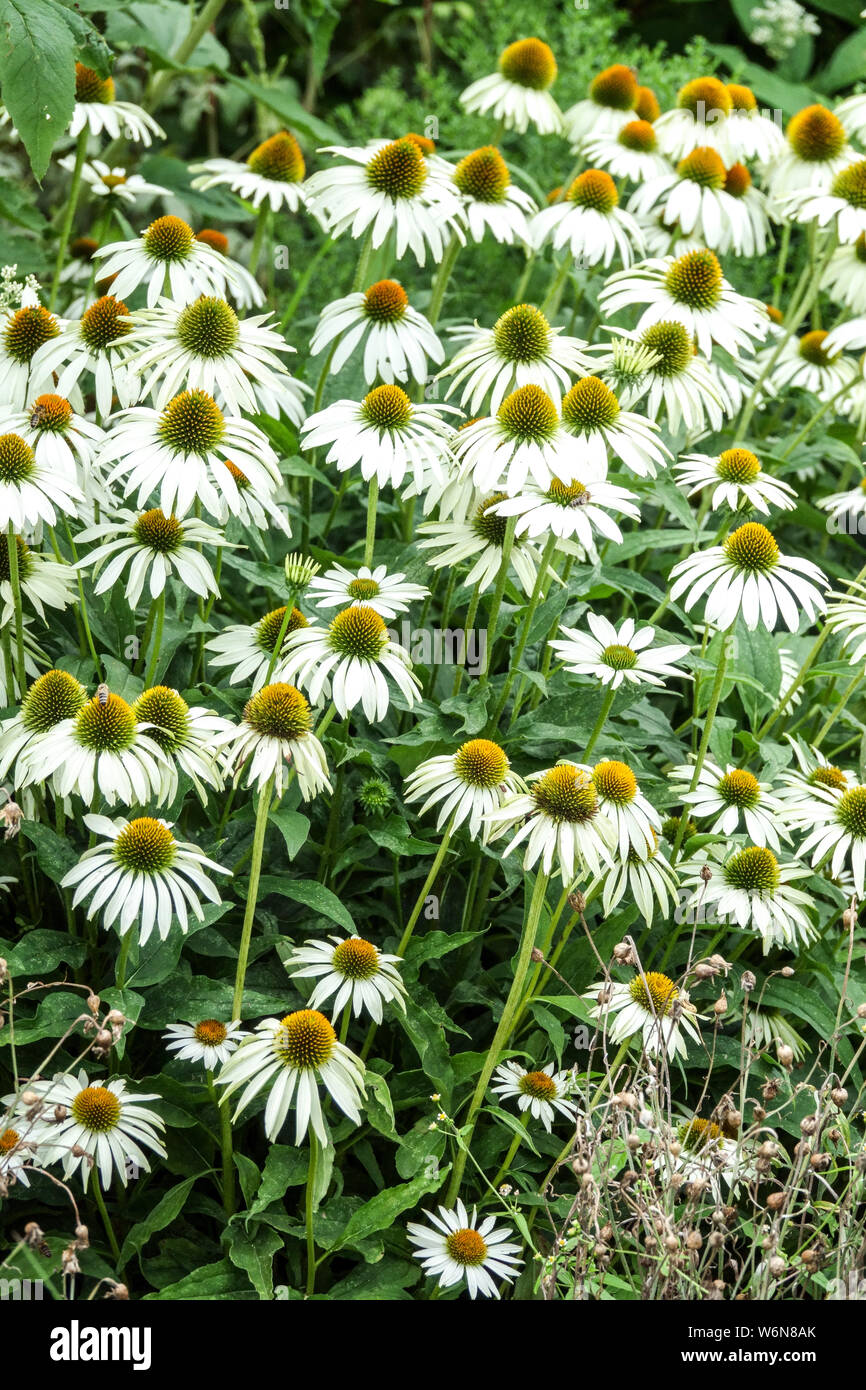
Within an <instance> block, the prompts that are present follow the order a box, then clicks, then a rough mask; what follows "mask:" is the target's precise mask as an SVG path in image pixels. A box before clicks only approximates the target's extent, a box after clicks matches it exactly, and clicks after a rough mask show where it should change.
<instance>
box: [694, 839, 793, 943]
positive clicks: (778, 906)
mask: <svg viewBox="0 0 866 1390" xmlns="http://www.w3.org/2000/svg"><path fill="white" fill-rule="evenodd" d="M705 856H708V858H707V857H705ZM707 868H709V869H710V874H709V875H707V873H706V872H705V870H706V869H707ZM702 871H703V872H702ZM681 872H682V882H683V887H684V888H686V889H690V890H691V893H692V896H691V898H690V899H689V905H690V907H691V908H694V909H698V910H699V911H700V912H701V914H702V915H703V914H704V913H706V914H707V916H708V917H709V918H710V920H711V921H718V922H735V923H736V924H737V926H738V927H742V928H743V929H744V930H751V931H756V932H759V933H760V935H761V937H762V939H763V943H764V954H765V955H766V954H767V953H768V952H769V951H770V950H771V949H772V948H773V947H774V946H788V947H791V946H794V947H796V946H800V945H808V943H809V942H810V941H811V940H813V938H814V936H815V928H814V925H813V924H812V922H810V920H809V918H808V916H807V915H806V911H805V909H806V908H808V907H809V906H810V905H811V904H812V902H813V899H812V897H811V896H810V894H808V893H804V892H803V891H802V889H800V888H796V887H795V886H794V885H795V884H796V883H797V882H798V880H800V879H803V878H808V877H809V870H808V869H807V868H805V867H804V866H803V865H802V864H798V863H797V862H796V861H794V862H792V863H790V864H782V863H780V862H779V860H778V859H777V858H776V855H775V854H774V853H773V851H772V850H771V849H768V848H767V846H766V845H765V844H760V845H747V846H745V847H744V848H742V849H735V850H734V851H733V853H731V850H730V847H729V846H728V845H709V846H708V847H707V850H706V852H705V853H704V852H702V856H701V858H700V859H699V858H697V857H696V858H695V859H694V860H693V861H692V862H691V863H689V864H684V865H683V866H682V870H681Z"/></svg>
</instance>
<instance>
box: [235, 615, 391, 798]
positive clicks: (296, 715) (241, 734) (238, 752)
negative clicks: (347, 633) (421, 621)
mask: <svg viewBox="0 0 866 1390" xmlns="http://www.w3.org/2000/svg"><path fill="white" fill-rule="evenodd" d="M379 621H380V622H381V619H380V620H379ZM225 768H226V771H227V772H233V773H234V774H235V775H236V776H237V775H238V774H239V773H240V772H241V771H242V770H244V771H246V775H247V785H248V786H255V787H257V788H258V790H259V791H261V790H262V789H263V788H264V787H265V785H266V784H267V783H268V782H269V781H270V780H271V779H272V778H273V781H274V788H275V790H276V793H277V796H281V795H282V793H283V788H284V787H285V786H286V785H287V784H288V778H289V772H290V769H291V770H293V771H295V772H297V774H298V787H299V789H300V792H301V796H302V797H303V799H304V800H305V801H309V800H310V798H311V797H314V796H317V795H318V793H319V792H320V791H321V790H322V788H323V787H327V789H328V791H330V790H331V784H330V782H329V781H328V761H327V758H326V757H325V750H324V748H323V747H322V745H321V743H320V742H319V740H318V739H317V738H316V735H315V734H314V733H313V715H312V711H311V710H310V706H309V704H308V703H307V701H306V700H305V699H304V696H303V695H302V694H301V692H300V691H299V690H296V689H295V687H294V686H293V685H288V684H287V683H286V682H285V681H283V680H276V681H274V682H273V683H272V684H271V685H265V686H263V687H262V689H261V690H259V691H257V692H256V694H255V695H253V696H251V697H250V699H249V700H248V701H247V703H246V704H245V705H244V713H243V719H242V721H241V724H240V726H239V728H238V730H237V732H236V734H235V736H234V738H233V739H232V741H231V743H230V744H229V746H228V748H227V749H226V755H225Z"/></svg>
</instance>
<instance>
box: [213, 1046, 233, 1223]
mask: <svg viewBox="0 0 866 1390" xmlns="http://www.w3.org/2000/svg"><path fill="white" fill-rule="evenodd" d="M207 1088H208V1091H209V1092H210V1098H211V1100H212V1101H213V1103H214V1105H215V1106H216V1109H217V1115H218V1116H219V1122H220V1153H221V1154H222V1171H223V1182H222V1198H223V1210H224V1211H225V1214H226V1216H233V1215H234V1210H235V1164H234V1157H233V1153H232V1119H231V1109H230V1103H229V1101H227V1100H225V1101H221V1100H220V1099H219V1097H218V1096H217V1093H216V1087H215V1086H214V1080H213V1072H212V1071H209V1072H208V1074H207Z"/></svg>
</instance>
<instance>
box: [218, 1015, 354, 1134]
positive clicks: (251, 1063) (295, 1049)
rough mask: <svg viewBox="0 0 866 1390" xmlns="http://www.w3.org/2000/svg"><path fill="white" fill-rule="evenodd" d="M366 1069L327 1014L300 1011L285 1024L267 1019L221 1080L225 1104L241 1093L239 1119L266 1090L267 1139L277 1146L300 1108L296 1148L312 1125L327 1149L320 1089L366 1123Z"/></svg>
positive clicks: (240, 1048) (229, 1062)
mask: <svg viewBox="0 0 866 1390" xmlns="http://www.w3.org/2000/svg"><path fill="white" fill-rule="evenodd" d="M364 1070H365V1068H364V1063H363V1062H362V1061H361V1059H360V1057H356V1056H355V1054H354V1052H350V1051H349V1049H348V1047H346V1046H345V1045H344V1044H343V1043H341V1042H340V1041H339V1040H338V1038H337V1035H336V1033H335V1032H334V1029H333V1027H332V1026H331V1024H330V1022H329V1021H328V1019H327V1018H325V1015H324V1014H321V1013H319V1012H318V1010H316V1009H298V1010H297V1011H296V1012H295V1013H291V1014H287V1015H286V1017H285V1018H283V1019H278V1018H266V1019H264V1020H263V1021H262V1022H261V1023H259V1024H257V1025H256V1031H255V1034H254V1035H253V1036H252V1037H249V1038H246V1039H245V1040H244V1042H243V1043H242V1044H241V1046H240V1047H239V1048H238V1050H237V1052H235V1053H234V1054H233V1055H232V1056H231V1057H230V1058H229V1060H228V1061H227V1062H226V1064H225V1066H224V1067H223V1069H222V1071H221V1072H220V1074H219V1076H218V1077H217V1085H218V1086H224V1087H225V1090H224V1091H223V1099H224V1100H228V1099H229V1097H230V1096H233V1095H234V1094H235V1093H236V1092H237V1091H239V1090H241V1088H243V1089H242V1090H241V1096H240V1099H239V1101H238V1103H237V1108H236V1110H235V1118H237V1116H238V1115H239V1114H240V1112H241V1111H242V1110H245V1109H246V1107H247V1106H248V1105H249V1103H250V1101H252V1100H253V1099H254V1097H255V1096H257V1095H259V1093H260V1092H261V1091H263V1090H265V1089H267V1090H268V1092H269V1095H268V1101H267V1105H266V1106H265V1134H266V1136H267V1138H268V1139H270V1140H271V1141H272V1142H273V1141H274V1140H276V1138H277V1136H278V1134H279V1132H280V1130H281V1129H282V1127H283V1125H284V1124H285V1121H286V1116H287V1115H288V1113H289V1109H290V1107H291V1106H292V1104H294V1107H295V1143H296V1144H300V1143H301V1142H302V1141H303V1138H304V1135H305V1134H306V1132H307V1129H308V1127H309V1126H310V1125H312V1127H313V1132H314V1133H315V1135H316V1137H317V1138H318V1139H319V1141H320V1142H321V1143H322V1144H327V1143H328V1137H329V1136H328V1127H327V1124H326V1123H325V1118H324V1115H323V1114H322V1104H321V1100H320V1099H319V1083H320V1082H321V1084H322V1085H324V1087H325V1089H326V1091H327V1092H328V1094H329V1095H330V1096H331V1099H332V1100H333V1102H334V1104H335V1105H336V1107H337V1109H338V1110H341V1111H342V1112H343V1114H344V1115H348V1117H349V1119H350V1120H351V1121H352V1123H353V1124H356V1125H359V1124H360V1123H361V1109H360V1107H361V1104H362V1102H363V1099H364V1094H365V1092H364Z"/></svg>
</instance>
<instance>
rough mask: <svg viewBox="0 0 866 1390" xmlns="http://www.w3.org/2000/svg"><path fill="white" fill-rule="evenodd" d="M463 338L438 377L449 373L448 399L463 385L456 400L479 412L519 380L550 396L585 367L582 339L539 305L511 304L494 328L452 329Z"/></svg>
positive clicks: (495, 406)
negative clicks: (547, 315)
mask: <svg viewBox="0 0 866 1390" xmlns="http://www.w3.org/2000/svg"><path fill="white" fill-rule="evenodd" d="M452 336H453V337H455V338H456V339H458V341H459V340H460V339H465V340H466V341H465V345H464V346H463V347H461V348H460V349H459V350H458V351H457V353H456V354H455V356H454V357H453V358H452V360H451V361H450V362H449V363H448V365H447V366H445V367H443V369H442V371H441V372H440V373H439V376H440V378H441V377H453V380H452V381H451V383H450V385H449V387H448V391H447V393H446V397H445V398H446V400H447V399H448V397H449V396H451V395H452V394H453V393H454V391H456V390H457V388H458V387H462V388H463V389H462V391H461V395H460V404H461V405H462V406H464V408H465V409H466V410H468V411H469V412H470V414H471V415H477V414H478V413H479V411H480V410H481V408H482V406H483V405H484V402H485V400H486V399H487V395H488V392H489V393H490V398H489V402H488V408H489V409H490V411H491V412H495V411H497V410H498V409H499V407H500V405H501V404H502V402H503V401H504V399H505V397H506V396H507V395H509V394H510V393H511V392H513V391H514V390H515V388H516V387H520V386H540V387H541V388H542V390H544V391H546V392H547V394H548V396H554V397H555V396H560V395H562V394H563V393H564V392H565V391H567V390H568V387H569V386H570V384H571V382H572V381H573V379H574V378H575V377H576V376H583V375H584V373H585V372H587V371H588V370H589V359H588V358H587V357H586V356H585V355H584V349H585V347H586V344H585V343H584V342H583V341H582V340H581V339H580V338H570V337H568V336H566V335H564V334H563V333H562V331H561V329H559V328H552V327H551V326H550V324H549V323H548V321H547V319H546V318H545V316H544V314H543V313H542V312H541V310H540V309H536V308H535V306H534V305H532V304H515V305H514V306H513V308H511V309H506V311H505V313H504V314H502V316H501V317H500V318H499V319H497V321H496V323H495V324H494V326H493V327H492V328H485V329H479V328H478V327H477V325H475V326H473V327H466V328H460V329H456V330H454V332H453V334H452Z"/></svg>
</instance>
